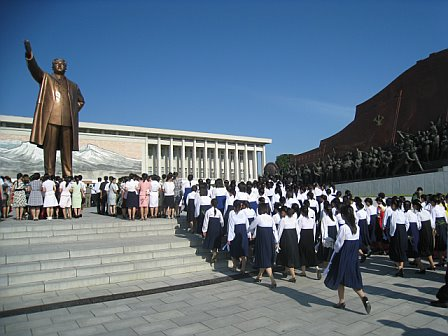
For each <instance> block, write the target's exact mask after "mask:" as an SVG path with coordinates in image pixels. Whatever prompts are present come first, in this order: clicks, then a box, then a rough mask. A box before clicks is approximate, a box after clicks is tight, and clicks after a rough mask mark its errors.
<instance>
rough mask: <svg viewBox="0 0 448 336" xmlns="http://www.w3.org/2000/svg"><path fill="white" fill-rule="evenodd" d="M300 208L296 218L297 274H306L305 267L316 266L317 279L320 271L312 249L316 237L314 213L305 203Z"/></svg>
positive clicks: (319, 276)
mask: <svg viewBox="0 0 448 336" xmlns="http://www.w3.org/2000/svg"><path fill="white" fill-rule="evenodd" d="M305 204H306V202H305V203H304V205H303V206H302V208H301V209H300V217H299V219H298V226H299V260H300V267H301V269H302V272H301V273H300V274H299V276H302V277H305V276H306V272H305V271H306V268H307V267H316V273H317V279H318V280H320V279H321V278H322V272H321V270H320V269H319V266H318V264H319V263H318V260H317V255H316V251H315V249H314V241H315V239H316V217H315V216H316V215H315V213H314V211H313V209H309V208H308V206H307V205H305Z"/></svg>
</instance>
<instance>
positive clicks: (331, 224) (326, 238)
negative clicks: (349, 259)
mask: <svg viewBox="0 0 448 336" xmlns="http://www.w3.org/2000/svg"><path fill="white" fill-rule="evenodd" d="M321 228H322V244H323V245H324V254H323V259H324V261H330V258H331V255H332V254H333V249H334V243H335V242H336V237H337V235H338V231H339V225H338V223H337V220H336V217H335V216H334V215H333V208H332V207H331V205H330V203H328V201H325V202H324V213H323V217H322V220H321Z"/></svg>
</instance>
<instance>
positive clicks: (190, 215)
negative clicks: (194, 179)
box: [185, 185, 198, 233]
mask: <svg viewBox="0 0 448 336" xmlns="http://www.w3.org/2000/svg"><path fill="white" fill-rule="evenodd" d="M197 190H198V187H197V186H195V185H194V186H192V187H191V189H190V191H189V193H188V196H187V197H186V198H185V205H186V208H187V222H188V225H189V226H190V232H191V233H193V232H194V229H193V228H194V212H195V211H196V207H195V205H194V202H195V199H196V194H197Z"/></svg>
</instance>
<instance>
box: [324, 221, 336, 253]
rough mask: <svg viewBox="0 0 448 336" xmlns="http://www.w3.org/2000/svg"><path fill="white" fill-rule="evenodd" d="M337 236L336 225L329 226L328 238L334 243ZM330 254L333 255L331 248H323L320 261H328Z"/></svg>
mask: <svg viewBox="0 0 448 336" xmlns="http://www.w3.org/2000/svg"><path fill="white" fill-rule="evenodd" d="M337 236H338V230H337V229H336V225H332V226H329V227H328V237H330V238H333V240H334V242H336V238H337ZM332 254H333V248H330V247H324V248H323V255H322V261H330V259H331V255H332Z"/></svg>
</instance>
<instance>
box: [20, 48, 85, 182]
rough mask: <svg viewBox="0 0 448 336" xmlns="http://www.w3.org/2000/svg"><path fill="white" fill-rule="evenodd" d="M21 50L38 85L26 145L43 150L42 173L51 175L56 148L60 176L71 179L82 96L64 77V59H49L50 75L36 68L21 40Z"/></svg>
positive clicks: (76, 148)
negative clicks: (58, 157) (28, 141)
mask: <svg viewBox="0 0 448 336" xmlns="http://www.w3.org/2000/svg"><path fill="white" fill-rule="evenodd" d="M25 50H26V52H25V58H26V62H27V64H28V69H29V71H30V73H31V75H32V76H33V78H34V79H35V80H36V81H37V82H38V83H39V84H40V91H39V96H38V98H37V103H36V110H35V112H34V119H33V128H32V130H31V137H30V142H31V143H33V144H36V145H37V146H38V147H40V148H43V150H44V167H45V173H46V174H49V175H55V173H56V171H55V170H56V151H57V150H58V149H59V150H60V151H61V165H62V175H63V176H72V175H73V171H72V151H74V150H75V151H77V150H79V141H78V112H79V111H80V110H81V108H82V107H83V106H84V97H83V96H82V94H81V91H80V90H79V88H78V85H76V84H75V83H73V82H72V81H70V80H68V79H67V78H66V77H65V71H66V70H67V63H66V62H65V60H63V59H55V60H53V74H49V73H46V72H44V71H43V70H42V69H41V68H40V67H39V66H38V65H37V62H36V59H35V57H34V55H33V52H32V50H31V44H30V41H25Z"/></svg>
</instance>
